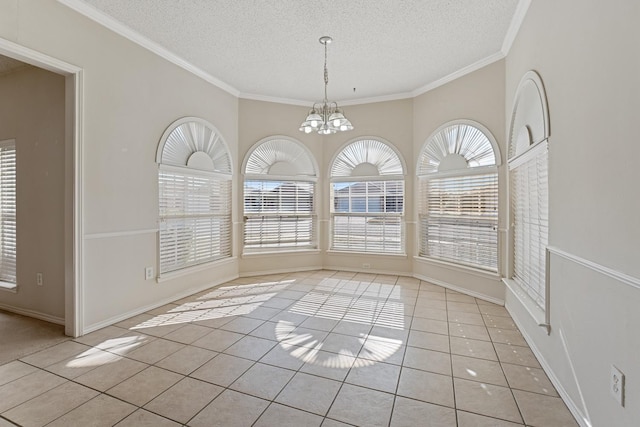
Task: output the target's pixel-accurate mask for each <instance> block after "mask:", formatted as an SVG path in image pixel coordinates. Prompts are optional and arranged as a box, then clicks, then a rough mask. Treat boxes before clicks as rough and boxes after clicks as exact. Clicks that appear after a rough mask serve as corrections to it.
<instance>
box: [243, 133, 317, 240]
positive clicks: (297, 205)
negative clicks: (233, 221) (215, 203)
mask: <svg viewBox="0 0 640 427" xmlns="http://www.w3.org/2000/svg"><path fill="white" fill-rule="evenodd" d="M243 169H244V251H245V252H264V251H272V250H299V249H312V248H316V247H317V237H316V215H315V203H314V197H315V186H316V180H317V166H316V163H315V160H314V159H313V156H312V155H311V153H310V152H309V150H308V149H307V148H306V147H305V146H304V145H302V144H301V143H300V142H298V141H296V140H294V139H291V138H288V137H279V136H276V137H270V138H266V139H264V140H262V141H260V142H258V143H257V144H256V145H255V146H254V147H253V148H252V149H251V150H249V152H248V154H247V157H246V158H245V162H244V167H243Z"/></svg>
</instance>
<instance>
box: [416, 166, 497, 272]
mask: <svg viewBox="0 0 640 427" xmlns="http://www.w3.org/2000/svg"><path fill="white" fill-rule="evenodd" d="M420 227H421V231H422V232H421V233H420V237H421V240H420V255H421V256H425V257H431V258H437V259H441V260H445V261H452V262H456V263H459V264H465V265H470V266H473V267H479V268H483V269H486V270H491V271H497V269H498V174H497V173H488V174H481V175H466V176H453V177H444V178H430V179H429V178H427V177H422V178H420Z"/></svg>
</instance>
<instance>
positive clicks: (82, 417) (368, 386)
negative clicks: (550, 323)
mask: <svg viewBox="0 0 640 427" xmlns="http://www.w3.org/2000/svg"><path fill="white" fill-rule="evenodd" d="M14 424H16V425H20V426H42V425H51V426H112V425H118V426H154V427H156V426H178V425H188V426H192V427H199V426H203V427H204V426H206V427H211V426H225V427H231V426H278V427H281V426H295V427H301V426H320V425H322V426H325V427H326V426H345V425H359V426H394V427H396V426H411V427H413V426H460V427H471V426H517V425H528V426H576V425H577V424H576V423H575V421H574V419H573V417H572V416H571V414H570V413H569V411H568V410H567V408H566V406H565V405H564V403H563V402H562V400H561V399H560V398H559V397H558V394H557V393H556V391H555V389H554V388H553V386H552V385H551V383H550V381H549V379H548V378H547V377H546V375H545V373H544V371H542V369H541V368H540V365H539V364H538V362H537V360H536V358H535V357H534V355H533V353H532V352H531V350H530V349H529V348H528V347H527V345H526V342H525V341H524V339H523V337H522V335H521V334H520V332H519V331H518V330H517V328H516V326H515V325H514V323H513V321H512V319H511V318H510V317H509V314H508V313H507V311H506V310H505V309H504V308H503V307H500V306H498V305H495V304H491V303H487V302H485V301H482V300H478V299H475V298H473V297H470V296H467V295H463V294H460V293H457V292H452V291H449V290H446V289H444V288H441V287H438V286H435V285H433V284H429V283H426V282H421V281H420V280H417V279H412V278H407V277H398V276H386V275H375V274H363V273H358V274H356V273H350V272H343V271H327V270H323V271H312V272H299V273H293V274H286V275H285V274H283V275H270V276H263V277H254V278H241V279H237V280H234V281H232V282H229V283H226V284H224V285H221V286H218V287H215V288H212V289H209V290H207V291H204V292H201V293H199V294H196V295H193V296H190V297H187V298H184V299H181V300H178V301H176V302H175V303H173V304H168V305H166V306H164V307H161V308H159V309H154V310H151V311H149V312H148V313H145V314H141V315H138V316H135V317H132V318H130V319H127V320H125V321H123V322H120V323H118V324H116V325H114V326H109V327H107V328H104V329H102V330H99V331H96V332H93V333H91V334H88V335H86V336H83V337H80V338H78V339H75V340H67V341H65V342H62V343H60V344H57V345H53V346H51V347H49V348H47V349H45V350H42V351H39V352H37V353H34V354H31V355H28V356H26V357H23V358H22V359H20V360H15V361H12V362H9V363H7V364H4V365H2V366H0V427H4V426H11V425H14Z"/></svg>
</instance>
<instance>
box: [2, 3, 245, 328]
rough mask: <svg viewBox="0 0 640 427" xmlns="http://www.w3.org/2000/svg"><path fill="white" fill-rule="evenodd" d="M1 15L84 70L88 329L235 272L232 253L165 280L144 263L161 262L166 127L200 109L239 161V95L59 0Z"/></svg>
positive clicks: (5, 34)
mask: <svg viewBox="0 0 640 427" xmlns="http://www.w3.org/2000/svg"><path fill="white" fill-rule="evenodd" d="M0 16H2V24H3V25H0V37H2V38H5V39H7V40H9V41H12V42H14V43H17V44H19V45H22V46H25V47H27V48H30V49H33V50H36V51H39V52H42V53H44V54H46V55H48V56H51V57H54V58H57V59H59V60H61V61H64V62H66V63H69V64H73V65H76V66H78V67H80V68H82V69H83V71H84V82H83V89H84V94H83V118H84V121H83V140H82V151H83V161H82V165H81V166H82V170H83V174H84V176H83V177H82V185H83V196H84V203H83V212H82V223H83V226H84V236H83V242H84V245H83V246H84V249H83V259H84V262H83V266H82V267H83V289H82V293H81V297H82V298H83V301H84V320H83V327H84V330H85V331H88V330H91V329H95V328H97V327H99V326H101V325H105V324H109V323H113V322H114V321H116V320H117V319H120V318H123V317H126V316H128V315H130V314H132V313H136V312H139V311H140V310H143V309H145V308H146V307H150V306H153V305H157V304H159V303H162V302H163V301H166V300H170V299H171V298H173V297H174V296H176V295H180V294H185V293H188V292H193V291H194V290H196V289H199V288H201V287H202V286H205V285H207V284H216V283H218V282H220V281H222V280H227V279H229V278H232V277H235V276H236V275H237V272H238V267H237V262H235V261H233V262H232V263H223V265H221V266H219V267H212V268H209V269H208V270H204V271H201V272H198V273H195V274H193V275H191V276H189V277H186V278H185V279H184V280H172V281H167V282H162V283H156V281H155V280H149V281H145V280H144V268H145V267H146V266H154V267H156V268H157V255H156V252H157V243H156V242H157V240H156V239H157V237H156V236H157V232H156V231H155V230H156V229H157V227H158V224H157V216H158V207H157V193H158V190H157V165H156V163H155V154H156V149H157V146H158V142H159V140H160V137H161V135H162V133H163V132H164V130H165V129H166V128H167V127H168V126H169V125H170V124H171V123H172V122H173V121H175V120H176V119H178V118H180V117H184V116H198V117H201V118H203V119H205V120H208V121H210V122H211V123H213V124H214V125H215V126H216V128H217V129H218V130H219V131H220V133H221V134H222V136H223V137H224V139H225V140H226V142H227V143H228V145H229V147H230V149H231V156H232V159H233V162H234V163H236V161H237V158H238V153H237V138H238V137H237V133H238V100H237V98H236V97H234V96H232V95H230V94H228V93H227V92H224V91H222V90H220V89H218V88H216V87H214V86H213V85H211V84H209V83H207V82H205V81H204V80H202V79H200V78H198V77H196V76H194V75H193V74H191V73H189V72H187V71H185V70H183V69H181V68H179V67H177V66H175V65H173V64H171V63H169V62H167V61H166V60H164V59H162V58H160V57H158V56H157V55H155V54H153V53H151V52H150V51H148V50H146V49H144V48H142V47H140V46H138V45H136V44H134V43H132V42H131V41H129V40H126V39H124V38H123V37H121V36H118V35H116V34H115V33H113V32H111V31H109V30H107V29H105V28H103V27H102V26H100V25H98V24H96V23H95V22H93V21H91V20H89V19H87V18H85V17H83V16H81V15H79V14H78V13H76V12H74V11H72V10H71V9H69V8H67V7H66V6H64V5H62V4H60V3H58V2H57V1H55V0H13V1H12V0H3V1H0ZM236 181H237V180H236ZM234 190H236V189H235V188H234ZM235 193H237V191H234V194H235ZM234 220H235V221H236V222H237V218H234Z"/></svg>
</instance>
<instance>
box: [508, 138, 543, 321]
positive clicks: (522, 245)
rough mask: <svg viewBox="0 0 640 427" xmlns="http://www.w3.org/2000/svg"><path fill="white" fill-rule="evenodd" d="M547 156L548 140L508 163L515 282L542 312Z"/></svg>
mask: <svg viewBox="0 0 640 427" xmlns="http://www.w3.org/2000/svg"><path fill="white" fill-rule="evenodd" d="M548 156H549V154H548V145H547V142H546V141H545V142H542V143H540V144H538V145H537V146H535V147H533V148H531V149H529V151H527V152H525V153H524V154H523V155H521V156H519V157H518V158H516V159H515V160H514V161H512V162H510V163H509V174H510V182H511V209H512V212H513V280H514V281H515V282H516V283H517V284H518V285H519V286H520V287H521V288H522V289H523V290H524V291H526V292H527V293H528V294H529V296H530V297H531V298H532V299H533V300H534V301H535V302H536V304H538V305H539V306H540V307H541V308H543V309H544V307H545V299H546V295H545V294H546V286H545V277H546V275H545V272H546V258H545V251H546V247H547V244H548V241H549V196H548V191H549V181H548V162H549V159H548Z"/></svg>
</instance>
